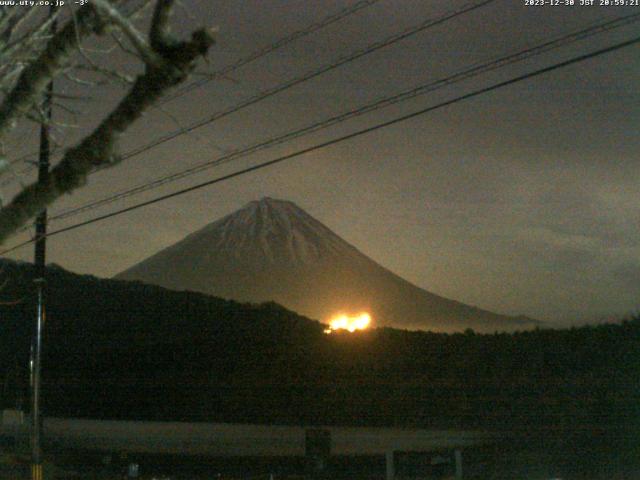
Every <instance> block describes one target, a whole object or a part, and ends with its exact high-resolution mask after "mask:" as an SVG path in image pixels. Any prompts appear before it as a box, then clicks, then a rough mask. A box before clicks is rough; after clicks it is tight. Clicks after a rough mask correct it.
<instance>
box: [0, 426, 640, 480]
mask: <svg viewBox="0 0 640 480" xmlns="http://www.w3.org/2000/svg"><path fill="white" fill-rule="evenodd" d="M634 439H635V440H637V439H638V436H637V435H635V436H634V435H633V432H628V433H626V434H620V433H619V434H616V435H610V434H602V433H598V432H590V433H589V434H575V435H565V436H563V438H554V435H553V434H552V433H549V432H548V433H546V434H542V433H534V434H530V435H523V434H518V436H517V437H513V438H508V439H506V440H505V441H502V442H501V443H499V444H495V445H492V446H489V447H474V448H469V449H466V450H465V451H464V453H463V459H464V462H463V463H464V476H463V478H464V479H473V480H482V479H497V480H552V479H553V480H560V479H562V480H636V479H640V447H638V446H635V445H633V443H634V441H635V440H634ZM1 458H2V463H1V465H0V479H2V480H27V479H28V478H30V475H29V465H28V456H27V455H24V454H22V455H20V454H15V453H13V454H9V453H5V454H4V455H3V456H2V457H1ZM430 458H431V457H430ZM449 458H450V457H447V453H446V452H442V455H440V460H441V462H440V463H439V464H437V465H430V463H431V462H430V459H428V460H426V461H425V460H424V458H422V459H420V457H415V456H413V457H412V456H411V455H408V456H407V455H405V456H403V457H402V459H399V460H398V462H399V465H398V466H397V473H398V478H399V479H408V478H411V479H414V480H417V479H425V480H427V479H448V478H453V463H452V462H451V461H450V460H449ZM130 463H137V464H138V465H139V477H138V478H140V479H143V480H152V479H155V480H205V479H207V480H208V479H220V480H222V479H227V480H231V479H243V480H249V479H253V480H260V479H271V478H273V479H274V480H277V479H295V478H297V479H302V478H312V477H311V476H305V471H306V464H305V460H304V459H302V458H283V459H240V458H235V459H234V458H231V459H229V458H225V459H199V458H185V457H171V456H153V455H147V456H138V457H135V458H133V457H121V456H118V455H112V456H105V455H99V454H95V453H84V454H82V453H78V452H73V453H72V452H59V453H58V454H56V455H49V456H48V457H47V464H46V468H45V478H46V479H47V480H48V479H56V480H71V479H77V480H89V479H91V480H115V479H123V478H127V467H128V465H129V464H130ZM384 474H385V464H384V458H382V457H359V458H347V457H333V458H332V459H331V460H330V461H329V464H328V466H327V470H326V473H325V476H323V477H320V478H326V479H345V480H346V479H354V480H358V479H362V480H365V479H366V480H374V479H384V478H385V475H384ZM313 478H315V477H313Z"/></svg>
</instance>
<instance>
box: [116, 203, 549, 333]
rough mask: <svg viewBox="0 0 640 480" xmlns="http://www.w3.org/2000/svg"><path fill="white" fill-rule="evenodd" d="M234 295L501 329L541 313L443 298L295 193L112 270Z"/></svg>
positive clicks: (407, 320)
mask: <svg viewBox="0 0 640 480" xmlns="http://www.w3.org/2000/svg"><path fill="white" fill-rule="evenodd" d="M116 278H118V279H122V280H138V281H142V282H144V283H150V284H155V285H159V286H162V287H166V288H170V289H173V290H193V291H197V292H202V293H207V294H211V295H215V296H218V297H224V298H231V299H234V300H238V301H247V302H264V301H275V302H277V303H280V304H282V305H284V306H285V307H287V308H289V309H291V310H294V311H296V312H298V313H301V314H303V315H306V316H308V317H311V318H315V319H318V320H321V321H327V320H328V319H329V318H330V317H331V316H333V315H334V314H336V313H339V312H346V313H349V312H352V313H355V312H360V311H367V312H369V313H370V314H371V316H372V317H373V319H374V325H376V326H391V327H396V328H408V329H421V330H436V331H460V330H463V329H466V328H473V329H474V330H476V331H485V332H486V331H489V332H492V331H496V330H499V331H504V330H514V329H524V328H528V327H532V326H534V325H535V324H537V323H538V322H536V321H534V320H532V319H529V318H527V317H522V316H519V317H511V316H505V315H500V314H496V313H493V312H489V311H486V310H482V309H479V308H476V307H473V306H469V305H465V304H463V303H460V302H457V301H455V300H450V299H447V298H444V297H441V296H438V295H435V294H433V293H430V292H428V291H426V290H423V289H421V288H419V287H417V286H415V285H413V284H411V283H409V282H408V281H406V280H404V279H402V278H400V277H399V276H397V275H395V274H394V273H392V272H391V271H389V270H387V269H386V268H384V267H382V266H381V265H379V264H378V263H376V262H375V261H374V260H372V259H370V258H369V257H367V256H366V255H364V254H363V253H362V252H360V251H359V250H358V249H357V248H356V247H354V246H353V245H351V244H349V243H347V242H346V241H345V240H343V239H342V238H340V237H339V236H338V235H336V234H335V233H334V232H332V231H331V230H330V229H329V228H328V227H326V226H325V225H323V224H322V223H321V222H319V221H318V220H316V219H315V218H313V217H312V216H311V215H309V214H308V213H307V212H305V211H304V210H303V209H301V208H300V207H298V206H297V205H295V204H294V203H292V202H289V201H284V200H276V199H271V198H263V199H262V200H260V201H253V202H250V203H249V204H247V205H246V206H244V207H243V208H241V209H240V210H238V211H236V212H234V213H232V214H230V215H227V216H226V217H223V218H221V219H220V220H218V221H215V222H213V223H211V224H209V225H207V226H205V227H204V228H202V229H201V230H198V231H196V232H195V233H192V234H191V235H188V236H187V237H186V238H184V239H183V240H181V241H179V242H178V243H176V244H174V245H172V246H170V247H168V248H166V249H164V250H162V251H160V252H158V253H156V254H155V255H152V256H151V257H149V258H147V259H146V260H143V261H142V262H140V263H138V264H136V265H134V266H133V267H131V268H129V269H127V270H126V271H124V272H122V273H120V274H118V275H117V276H116Z"/></svg>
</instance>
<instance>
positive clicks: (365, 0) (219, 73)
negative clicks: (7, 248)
mask: <svg viewBox="0 0 640 480" xmlns="http://www.w3.org/2000/svg"><path fill="white" fill-rule="evenodd" d="M380 1H381V0H361V1H359V2H357V3H355V4H353V5H350V6H348V7H346V8H344V9H342V10H340V11H338V12H336V13H332V14H330V15H328V16H326V17H324V18H322V19H321V20H319V21H318V22H316V23H313V24H311V25H309V26H307V27H305V28H303V29H301V30H297V31H295V32H293V33H290V34H289V35H287V36H285V37H282V38H279V39H278V40H276V41H275V42H273V43H271V44H269V45H266V46H264V47H262V48H260V49H258V50H255V51H254V52H252V53H250V54H249V55H247V56H246V57H242V58H240V59H238V60H237V61H235V62H234V63H232V64H230V65H228V66H226V67H223V68H221V69H219V70H215V71H213V72H211V73H210V74H209V75H208V77H207V78H204V79H201V80H198V81H196V82H193V83H191V84H189V85H185V86H183V88H181V89H179V90H177V91H175V92H173V93H172V94H170V95H168V96H166V97H165V98H163V99H162V100H161V101H160V103H159V104H158V106H161V105H164V104H165V103H168V102H170V101H172V100H175V99H176V98H178V97H181V96H184V95H186V94H187V93H189V92H190V91H191V90H193V89H195V88H198V87H201V86H203V85H205V84H207V83H208V82H211V81H212V80H214V79H217V78H225V77H226V76H227V75H230V74H231V73H233V72H235V71H236V70H238V69H240V68H242V67H244V66H245V65H248V64H250V63H252V62H254V61H256V60H258V59H260V58H262V57H265V56H267V55H269V54H270V53H273V52H275V51H277V50H279V49H281V48H284V47H286V46H287V45H289V44H291V43H293V42H294V41H296V40H299V39H301V38H304V37H306V36H308V35H311V34H312V33H314V32H317V31H318V30H321V29H323V28H325V27H328V26H329V25H332V24H334V23H336V22H338V21H340V20H342V19H344V18H346V17H348V16H350V15H353V14H354V13H357V12H359V11H361V10H363V9H365V8H368V7H370V6H372V5H374V4H376V3H378V2H380ZM37 155H38V152H30V153H27V154H25V155H22V156H21V157H18V158H15V159H13V160H11V161H10V162H9V164H10V165H15V164H17V163H20V162H22V161H25V160H28V159H30V158H33V157H35V156H37ZM31 169H32V168H29V169H26V170H23V171H22V172H20V173H21V174H23V173H26V172H28V171H30V170H31ZM8 183H10V182H7V181H5V182H3V183H0V186H6V185H7V184H8Z"/></svg>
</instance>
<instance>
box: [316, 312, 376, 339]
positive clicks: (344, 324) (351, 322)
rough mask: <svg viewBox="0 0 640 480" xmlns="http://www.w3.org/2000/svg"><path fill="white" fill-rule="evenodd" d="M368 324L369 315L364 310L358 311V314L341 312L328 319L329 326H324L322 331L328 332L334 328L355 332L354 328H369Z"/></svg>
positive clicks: (369, 321) (369, 322)
mask: <svg viewBox="0 0 640 480" xmlns="http://www.w3.org/2000/svg"><path fill="white" fill-rule="evenodd" d="M370 324H371V315H369V314H368V313H366V312H363V313H359V314H358V315H345V314H342V313H341V314H339V315H336V316H335V317H333V318H332V319H331V320H330V321H329V328H326V329H325V330H324V333H326V334H329V333H331V332H334V331H335V330H348V331H350V332H355V331H356V330H365V329H367V328H369V325H370Z"/></svg>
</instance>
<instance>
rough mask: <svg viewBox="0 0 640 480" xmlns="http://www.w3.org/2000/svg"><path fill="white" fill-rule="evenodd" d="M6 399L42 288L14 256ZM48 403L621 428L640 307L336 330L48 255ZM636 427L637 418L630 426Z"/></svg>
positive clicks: (5, 337)
mask: <svg viewBox="0 0 640 480" xmlns="http://www.w3.org/2000/svg"><path fill="white" fill-rule="evenodd" d="M3 275H4V276H5V277H6V278H7V279H8V282H7V284H6V285H5V286H4V289H3V290H2V300H3V304H2V305H0V341H1V344H0V365H1V366H2V371H1V373H2V375H3V376H2V379H3V391H2V403H3V406H4V407H5V408H9V407H13V406H14V405H15V404H16V402H20V399H21V398H22V402H23V404H24V405H27V404H28V403H27V400H28V399H27V398H26V396H27V392H28V388H27V386H28V371H27V369H26V366H27V364H28V355H29V333H30V328H32V326H33V318H34V311H35V302H34V301H33V300H34V296H33V286H32V282H31V275H32V267H31V266H30V265H28V264H16V263H13V262H5V263H4V272H3ZM48 305H49V306H48V322H47V327H46V340H45V341H46V347H45V359H44V409H45V412H46V414H47V415H51V416H73V417H93V418H119V419H153V420H189V421H217V422H220V421H224V422H251V423H280V424H341V425H371V426H378V425H393V426H404V427H407V426H409V427H427V428H429V427H439V428H453V427H465V428H489V429H493V430H501V429H504V430H518V429H519V430H524V431H526V430H536V429H545V430H548V431H551V430H552V431H557V432H579V431H588V432H590V435H600V434H605V433H607V432H609V433H611V432H614V436H616V437H617V438H622V437H625V436H627V435H628V434H629V432H633V431H636V432H637V431H638V426H640V402H639V401H638V400H640V399H639V396H640V395H639V393H640V392H639V383H638V378H640V356H639V355H638V352H640V317H637V316H636V317H635V318H632V319H629V320H627V321H624V322H620V323H616V324H612V323H610V324H602V325H597V326H584V327H580V328H571V329H558V330H552V329H539V330H533V331H526V332H516V333H496V334H482V335H480V334H476V333H474V332H473V331H471V330H467V331H466V332H464V333H456V334H442V333H430V332H410V331H403V330H395V329H389V328H381V329H373V330H370V331H366V332H359V333H355V334H349V333H339V332H338V333H334V334H332V335H325V334H324V333H323V328H324V326H323V325H322V324H321V323H319V322H316V321H313V320H310V319H307V318H304V317H300V316H298V315H296V314H295V313H293V312H291V311H288V310H286V309H285V308H283V307H281V306H279V305H276V304H273V303H267V304H262V305H250V304H239V303H236V302H233V301H226V300H222V299H218V298H214V297H209V296H206V295H203V294H199V293H189V292H174V291H170V290H166V289H163V288H160V287H155V286H149V285H144V284H141V283H137V282H124V281H116V280H103V279H98V278H95V277H92V276H80V275H76V274H72V273H69V272H67V271H65V270H63V269H61V268H57V267H52V268H49V271H48ZM625 432H626V433H625Z"/></svg>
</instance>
